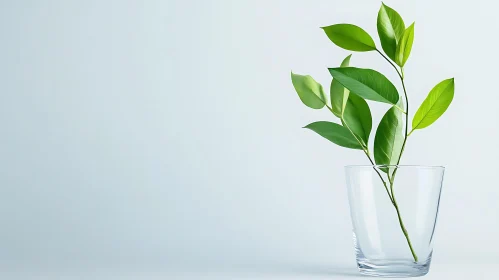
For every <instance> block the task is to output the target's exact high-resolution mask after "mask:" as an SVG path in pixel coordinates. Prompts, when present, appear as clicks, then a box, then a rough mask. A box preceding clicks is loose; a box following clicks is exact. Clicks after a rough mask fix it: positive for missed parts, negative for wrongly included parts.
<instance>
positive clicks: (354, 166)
mask: <svg viewBox="0 0 499 280" xmlns="http://www.w3.org/2000/svg"><path fill="white" fill-rule="evenodd" d="M386 167H388V168H404V167H407V168H418V169H421V168H424V169H445V167H444V166H442V165H411V164H398V165H397V164H393V165H390V164H374V165H366V164H360V165H345V168H386Z"/></svg>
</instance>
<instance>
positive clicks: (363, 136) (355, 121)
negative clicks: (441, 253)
mask: <svg viewBox="0 0 499 280" xmlns="http://www.w3.org/2000/svg"><path fill="white" fill-rule="evenodd" d="M341 121H342V123H343V126H345V127H347V128H349V129H350V130H351V131H352V132H353V134H355V136H357V138H358V139H360V140H361V141H362V144H363V145H364V146H365V147H367V144H368V143H369V142H368V141H369V135H370V134H371V129H372V127H373V120H372V116H371V110H370V109H369V105H367V102H366V101H365V100H364V99H362V98H361V97H359V96H357V95H355V94H350V96H349V97H348V102H347V106H346V108H345V111H344V114H343V118H342V120H341Z"/></svg>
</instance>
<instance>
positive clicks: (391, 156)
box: [374, 107, 404, 172]
mask: <svg viewBox="0 0 499 280" xmlns="http://www.w3.org/2000/svg"><path fill="white" fill-rule="evenodd" d="M403 126H404V124H403V120H402V113H401V112H400V110H398V109H397V108H396V107H392V108H390V110H388V111H387V112H386V114H385V115H384V116H383V118H382V119H381V122H380V123H379V126H378V129H377V130H376V136H375V137H374V161H375V162H376V164H378V165H395V164H397V161H398V159H399V157H400V150H401V148H402V144H403V141H404V134H403V132H402V129H403ZM381 170H383V172H387V169H385V168H381Z"/></svg>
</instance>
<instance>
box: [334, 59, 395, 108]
mask: <svg viewBox="0 0 499 280" xmlns="http://www.w3.org/2000/svg"><path fill="white" fill-rule="evenodd" d="M329 72H330V73H331V75H332V76H333V78H334V79H336V80H338V82H340V83H341V84H342V85H343V86H344V87H345V88H347V89H348V90H350V92H351V93H354V94H357V95H358V96H360V97H362V98H364V99H368V100H373V101H379V102H384V103H388V104H392V105H395V104H397V102H398V101H399V94H398V91H397V89H396V88H395V86H394V85H393V84H392V83H391V82H390V81H389V80H388V79H387V78H386V77H385V76H384V75H383V74H381V73H379V72H377V71H374V70H372V69H361V68H355V67H345V68H341V67H340V68H329Z"/></svg>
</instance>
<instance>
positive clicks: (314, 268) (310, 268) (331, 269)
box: [241, 263, 366, 277]
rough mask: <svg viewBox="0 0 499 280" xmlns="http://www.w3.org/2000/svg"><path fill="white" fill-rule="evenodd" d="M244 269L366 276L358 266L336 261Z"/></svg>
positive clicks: (316, 274)
mask: <svg viewBox="0 0 499 280" xmlns="http://www.w3.org/2000/svg"><path fill="white" fill-rule="evenodd" d="M241 269H242V270H244V271H247V272H253V273H265V274H274V275H281V276H284V275H295V276H298V275H299V276H321V277H328V276H329V277H331V276H341V277H366V276H363V275H362V274H360V273H359V271H358V269H357V267H356V266H349V265H345V264H335V263H274V264H265V265H256V266H244V267H241Z"/></svg>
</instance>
